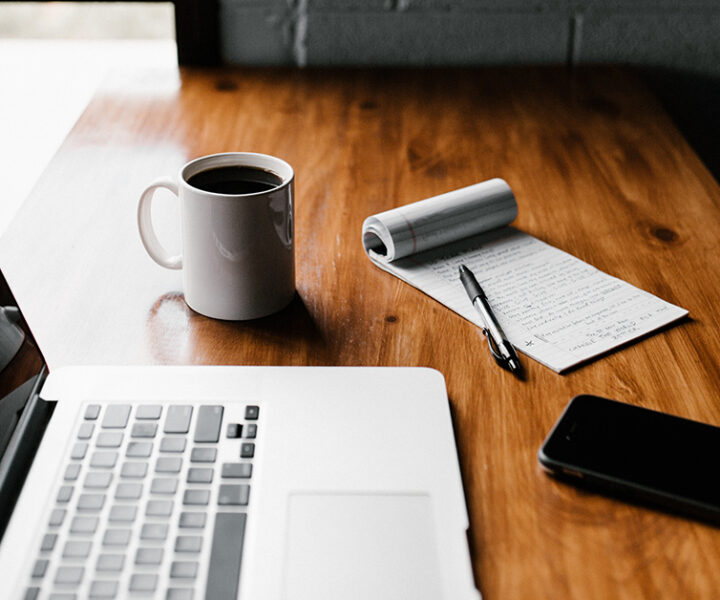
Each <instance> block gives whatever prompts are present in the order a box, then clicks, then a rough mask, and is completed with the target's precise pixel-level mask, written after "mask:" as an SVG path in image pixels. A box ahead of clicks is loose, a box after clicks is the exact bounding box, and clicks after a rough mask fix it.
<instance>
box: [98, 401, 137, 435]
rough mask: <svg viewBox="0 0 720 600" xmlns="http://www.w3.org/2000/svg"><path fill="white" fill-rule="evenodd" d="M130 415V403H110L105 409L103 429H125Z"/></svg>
mask: <svg viewBox="0 0 720 600" xmlns="http://www.w3.org/2000/svg"><path fill="white" fill-rule="evenodd" d="M129 417H130V405H129V404H110V405H109V406H108V407H107V408H106V409H105V416H104V417H103V420H102V428H103V429H124V428H125V426H126V425H127V422H128V418H129Z"/></svg>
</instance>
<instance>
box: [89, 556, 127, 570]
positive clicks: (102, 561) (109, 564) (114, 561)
mask: <svg viewBox="0 0 720 600" xmlns="http://www.w3.org/2000/svg"><path fill="white" fill-rule="evenodd" d="M124 566H125V555H124V554H101V555H100V556H98V559H97V564H96V565H95V568H96V569H97V570H98V571H122V570H123V567H124Z"/></svg>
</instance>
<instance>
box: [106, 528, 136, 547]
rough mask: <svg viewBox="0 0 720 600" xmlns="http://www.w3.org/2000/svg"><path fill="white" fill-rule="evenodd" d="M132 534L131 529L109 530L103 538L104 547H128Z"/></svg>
mask: <svg viewBox="0 0 720 600" xmlns="http://www.w3.org/2000/svg"><path fill="white" fill-rule="evenodd" d="M130 534H131V531H130V529H108V530H107V531H106V532H105V535H104V536H103V542H102V543H103V546H127V545H128V543H129V542H130Z"/></svg>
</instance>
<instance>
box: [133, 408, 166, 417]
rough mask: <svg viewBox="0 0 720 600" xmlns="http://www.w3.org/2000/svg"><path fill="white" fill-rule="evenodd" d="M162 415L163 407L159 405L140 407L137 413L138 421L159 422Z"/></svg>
mask: <svg viewBox="0 0 720 600" xmlns="http://www.w3.org/2000/svg"><path fill="white" fill-rule="evenodd" d="M161 414H162V406H160V405H159V404H143V405H142V406H138V407H137V410H136V411H135V418H136V419H152V420H157V419H159V418H160V415H161Z"/></svg>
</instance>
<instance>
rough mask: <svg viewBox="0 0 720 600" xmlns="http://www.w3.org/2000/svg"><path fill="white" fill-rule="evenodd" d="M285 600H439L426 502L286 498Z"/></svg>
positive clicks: (381, 497)
mask: <svg viewBox="0 0 720 600" xmlns="http://www.w3.org/2000/svg"><path fill="white" fill-rule="evenodd" d="M287 532H288V539H287V547H286V562H285V595H284V596H283V597H284V598H285V600H331V599H332V600H337V599H338V598H342V599H343V600H360V599H362V600H385V599H388V600H389V599H392V600H397V598H413V599H414V600H426V599H427V600H438V599H439V598H441V587H442V586H441V584H440V569H439V567H438V564H437V561H438V556H437V551H436V543H435V533H434V524H433V516H432V510H431V503H430V497H429V496H427V495H419V494H417V495H412V494H292V495H291V496H290V498H289V513H288V529H287Z"/></svg>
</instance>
